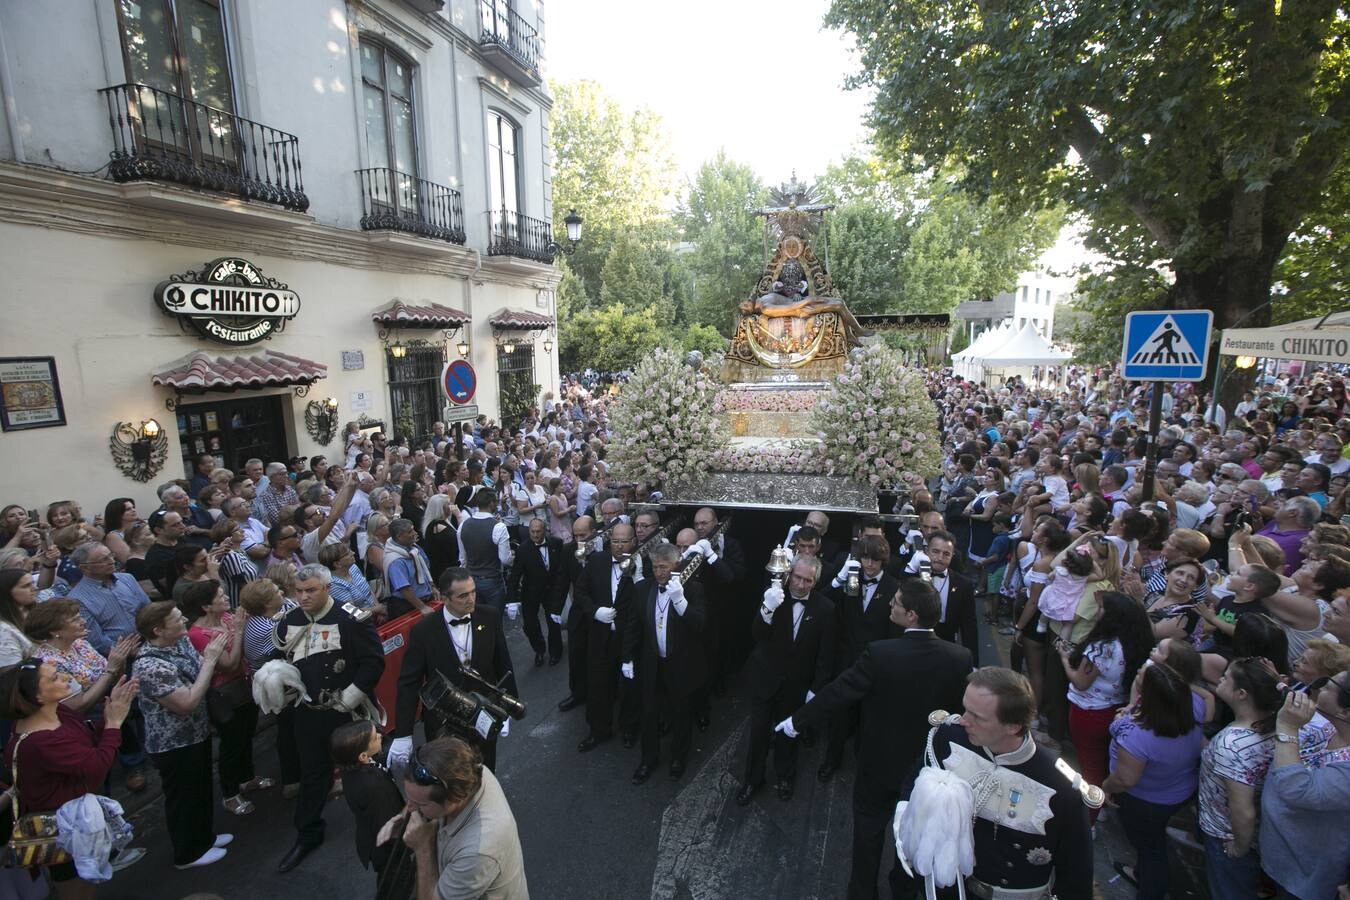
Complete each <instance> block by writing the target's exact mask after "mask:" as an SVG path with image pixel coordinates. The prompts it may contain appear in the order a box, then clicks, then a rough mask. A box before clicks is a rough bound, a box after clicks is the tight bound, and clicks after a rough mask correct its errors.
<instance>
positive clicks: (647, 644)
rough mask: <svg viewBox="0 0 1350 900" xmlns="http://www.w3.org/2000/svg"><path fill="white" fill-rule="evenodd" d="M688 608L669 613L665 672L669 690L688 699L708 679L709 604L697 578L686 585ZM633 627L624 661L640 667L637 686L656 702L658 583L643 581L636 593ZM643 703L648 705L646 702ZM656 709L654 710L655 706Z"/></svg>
mask: <svg viewBox="0 0 1350 900" xmlns="http://www.w3.org/2000/svg"><path fill="white" fill-rule="evenodd" d="M684 596H685V599H687V600H688V601H689V606H688V607H687V608H686V609H685V611H684V615H678V614H677V613H676V612H675V610H674V609H667V610H666V670H667V673H668V680H667V681H666V685H667V688H668V689H669V690H670V691H671V693H672V694H674V695H675V696H677V697H687V696H689V695H690V694H692V693H693V692H694V691H695V690H697V689H698V688H699V687H701V686H702V685H703V683H704V682H705V681H707V679H708V659H707V653H706V652H705V650H704V648H703V634H702V633H703V627H704V625H705V624H706V623H707V613H708V607H707V601H706V599H705V597H704V594H703V586H702V585H700V584H699V583H698V579H690V581H689V583H688V584H686V585H685V586H684ZM633 598H634V602H633V627H632V628H630V629H628V631H627V632H626V633H625V635H624V652H623V658H624V661H625V662H632V663H635V664H636V667H637V679H638V683H639V684H641V685H642V693H643V696H644V698H650V700H651V701H652V702H654V701H655V698H656V693H657V689H658V687H659V685H658V684H657V680H656V667H657V659H658V658H659V653H658V648H657V645H656V618H657V600H658V599H660V598H659V596H658V594H657V585H656V580H655V579H651V580H649V581H643V582H642V583H640V584H638V585H637V586H636V587H635V588H634V590H633ZM644 702H648V701H647V700H646V699H644ZM653 708H655V707H653Z"/></svg>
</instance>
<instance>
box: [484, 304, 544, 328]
mask: <svg viewBox="0 0 1350 900" xmlns="http://www.w3.org/2000/svg"><path fill="white" fill-rule="evenodd" d="M488 324H489V325H491V326H492V327H493V328H510V329H515V330H517V331H543V330H544V329H546V328H552V327H553V317H552V316H546V315H543V314H542V313H535V312H524V311H522V310H516V309H506V308H505V307H503V308H502V309H499V310H497V311H496V312H495V313H493V314H492V317H491V318H490V319H488Z"/></svg>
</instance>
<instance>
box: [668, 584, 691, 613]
mask: <svg viewBox="0 0 1350 900" xmlns="http://www.w3.org/2000/svg"><path fill="white" fill-rule="evenodd" d="M666 595H667V596H668V597H670V606H671V608H672V609H674V610H675V615H677V616H682V615H684V611H685V610H687V609H688V608H689V598H688V597H686V596H685V595H684V585H682V584H680V581H679V579H678V578H672V579H670V583H669V584H667V585H666Z"/></svg>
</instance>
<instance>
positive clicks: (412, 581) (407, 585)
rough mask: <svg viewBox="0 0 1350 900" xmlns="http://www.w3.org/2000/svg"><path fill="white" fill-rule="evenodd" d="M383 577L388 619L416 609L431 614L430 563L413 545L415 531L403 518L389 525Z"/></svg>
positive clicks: (432, 595)
mask: <svg viewBox="0 0 1350 900" xmlns="http://www.w3.org/2000/svg"><path fill="white" fill-rule="evenodd" d="M384 559H385V573H386V574H385V577H386V580H387V581H388V582H389V600H388V603H387V604H386V608H387V609H388V612H389V618H391V619H396V618H398V617H399V616H401V615H403V614H405V613H408V612H411V611H412V610H414V609H416V610H418V611H420V612H421V613H422V614H423V615H426V614H429V613H431V612H434V610H432V608H431V607H430V606H429V605H428V604H429V603H431V602H432V601H433V600H435V599H437V595H436V585H435V582H433V581H432V578H431V564H430V561H429V560H428V559H427V555H426V553H425V552H424V551H423V550H422V548H421V547H419V546H417V528H416V526H414V525H413V523H412V522H410V521H408V520H407V519H395V520H394V521H392V522H390V523H389V540H387V541H385V542H384Z"/></svg>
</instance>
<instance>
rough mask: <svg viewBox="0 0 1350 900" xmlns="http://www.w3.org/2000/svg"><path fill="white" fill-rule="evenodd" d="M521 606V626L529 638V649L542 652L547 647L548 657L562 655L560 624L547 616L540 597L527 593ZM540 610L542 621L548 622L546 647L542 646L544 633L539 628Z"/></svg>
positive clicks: (553, 657) (554, 657)
mask: <svg viewBox="0 0 1350 900" xmlns="http://www.w3.org/2000/svg"><path fill="white" fill-rule="evenodd" d="M521 607H522V612H523V613H524V616H525V621H524V623H523V624H522V627H523V628H524V630H525V637H526V638H528V639H529V642H530V649H531V650H533V651H534V652H535V653H543V652H544V650H545V649H547V650H548V656H549V659H558V658H559V657H560V656H562V652H563V639H562V626H561V625H559V624H558V623H557V622H555V621H553V619H551V618H549V614H548V610H547V609H545V608H544V605H543V603H542V602H540V598H539V597H538V596H535V595H531V594H528V593H527V594H525V596H524V597H523V598H522V599H521ZM541 612H542V613H543V614H544V621H545V622H547V623H548V646H547V647H545V646H544V635H543V633H542V632H541V631H540V630H539V614H540V613H541Z"/></svg>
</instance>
